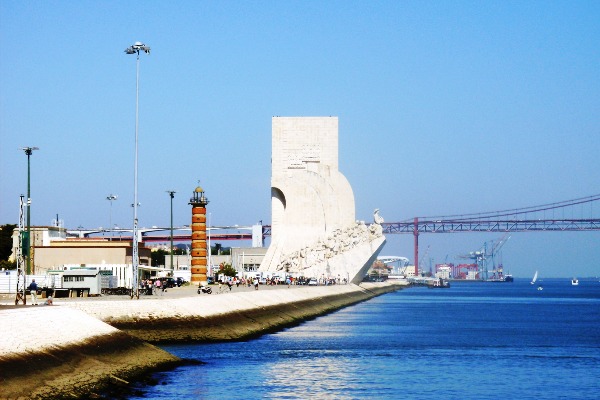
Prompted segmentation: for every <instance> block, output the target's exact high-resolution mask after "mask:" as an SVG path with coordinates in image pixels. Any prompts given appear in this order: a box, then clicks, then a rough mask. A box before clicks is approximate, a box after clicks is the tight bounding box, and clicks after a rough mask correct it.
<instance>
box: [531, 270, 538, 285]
mask: <svg viewBox="0 0 600 400" xmlns="http://www.w3.org/2000/svg"><path fill="white" fill-rule="evenodd" d="M537 276H538V272H537V271H535V274H533V279H532V280H531V284H532V285H535V281H537Z"/></svg>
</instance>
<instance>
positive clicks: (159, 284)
mask: <svg viewBox="0 0 600 400" xmlns="http://www.w3.org/2000/svg"><path fill="white" fill-rule="evenodd" d="M154 287H155V288H156V294H159V293H160V292H159V290H160V287H161V282H160V279H157V280H155V281H154Z"/></svg>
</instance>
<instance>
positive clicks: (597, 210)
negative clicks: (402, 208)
mask: <svg viewBox="0 0 600 400" xmlns="http://www.w3.org/2000/svg"><path fill="white" fill-rule="evenodd" d="M598 202H600V194H597V195H593V196H587V197H581V198H577V199H572V200H566V201H561V202H556V203H549V204H542V205H539V206H530V207H523V208H515V209H508V210H501V211H492V212H483V213H473V214H460V215H447V216H433V217H414V218H411V219H409V220H405V221H402V222H387V223H386V222H384V223H382V227H383V233H384V234H412V235H413V237H414V259H415V260H419V235H421V234H424V233H457V232H533V231H535V232H557V231H558V232H566V231H600V204H598ZM594 206H595V207H594ZM417 269H418V262H417V261H415V275H417V272H418V271H417Z"/></svg>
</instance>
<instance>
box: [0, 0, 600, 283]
mask: <svg viewBox="0 0 600 400" xmlns="http://www.w3.org/2000/svg"><path fill="white" fill-rule="evenodd" d="M599 39H600V3H598V2H595V1H589V2H586V1H574V2H573V1H554V2H541V1H540V2H537V1H528V2H522V1H498V2H494V1H485V2H478V1H474V2H462V1H434V2H427V1H414V2H413V1H390V2H386V1H379V2H367V1H326V2H322V1H261V2H247V1H243V2H242V1H218V2H217V1H210V2H209V1H178V2H166V1H162V2H161V1H127V2H123V1H102V2H100V1H80V2H74V1H44V2H39V1H11V0H4V1H2V2H0V187H1V194H0V224H5V223H16V222H17V219H18V199H19V195H20V194H23V193H26V190H27V186H26V179H27V157H26V156H25V155H24V153H23V152H22V151H20V150H18V149H19V148H20V147H23V146H38V147H39V148H40V150H39V151H36V152H35V153H34V155H33V156H32V158H31V168H32V176H31V187H32V201H33V204H32V217H31V218H32V224H34V225H49V224H51V222H52V220H53V219H54V218H56V214H59V218H60V219H62V220H64V221H65V225H66V226H67V227H69V228H76V227H78V226H84V227H88V228H92V227H99V226H103V227H106V226H107V225H109V218H110V217H109V214H110V204H109V202H108V201H107V200H106V196H108V195H109V194H118V195H119V199H118V200H117V201H115V202H114V203H113V207H112V222H113V223H114V224H117V225H119V226H122V227H131V225H132V222H131V220H132V211H131V207H130V204H131V203H132V202H133V164H134V163H133V154H134V132H135V125H134V123H135V57H134V56H127V55H125V53H124V52H123V50H124V49H125V48H126V47H128V46H129V45H131V44H133V42H135V41H142V42H144V43H146V44H147V45H149V46H150V47H151V48H152V53H151V54H150V55H149V56H146V55H142V57H141V63H140V115H139V118H140V128H139V186H138V187H139V201H140V202H141V204H142V205H141V207H140V210H139V217H140V226H142V227H148V226H152V225H158V226H168V225H169V223H170V213H169V205H170V198H169V195H168V194H167V193H165V191H166V190H175V191H176V192H177V193H176V195H175V200H174V222H175V224H176V225H184V224H189V220H190V207H189V205H188V204H187V202H188V201H189V197H190V196H191V194H192V191H193V189H194V188H195V187H196V185H197V182H198V180H200V184H201V186H202V187H203V188H204V189H205V191H206V194H207V196H208V198H209V199H210V201H211V203H210V204H209V206H208V207H209V212H210V213H211V218H212V224H213V225H234V224H238V225H249V224H253V223H256V222H257V221H259V220H263V221H264V222H265V223H269V222H270V155H271V153H270V152H271V117H272V116H274V115H279V116H329V115H334V116H338V117H339V126H340V134H339V140H340V144H339V151H340V156H339V162H340V165H339V167H340V171H341V172H342V173H343V174H344V175H345V176H346V177H347V178H348V180H349V182H350V184H351V185H352V187H353V189H354V195H355V199H356V216H357V218H358V219H364V220H368V221H370V220H371V219H372V211H373V209H374V208H380V209H381V214H382V216H383V217H384V218H385V220H386V221H387V222H393V221H400V220H404V219H407V218H412V217H414V216H423V215H447V214H460V213H471V212H479V211H493V210H503V209H507V208H516V207H524V206H532V205H536V204H545V203H550V202H554V201H562V200H568V199H572V198H578V197H584V196H588V195H592V194H597V193H600V173H599V172H598V171H600V157H598V154H599V150H600V47H599V46H598V41H599ZM598 210H600V204H596V211H595V212H596V216H597V215H598ZM501 236H502V234H489V235H480V234H451V235H439V236H436V235H423V236H421V238H420V244H421V248H422V250H421V251H422V252H423V251H424V250H425V249H426V248H427V247H429V250H428V255H427V257H428V258H433V262H434V263H436V262H442V261H444V260H445V259H448V261H453V258H454V256H456V255H458V254H464V253H466V252H469V251H473V250H477V249H478V248H479V247H481V245H482V244H483V242H485V241H489V240H494V239H499V238H500V237H501ZM383 253H384V254H393V255H403V256H407V257H409V258H411V259H412V236H410V235H409V236H404V235H393V236H391V237H390V236H388V244H387V245H386V247H385V249H384V250H383ZM503 261H504V264H505V266H506V268H507V269H509V270H510V271H511V272H512V273H513V274H515V275H517V276H529V275H532V274H533V271H534V270H535V269H539V270H540V274H542V275H546V276H571V275H578V276H586V275H590V276H591V275H593V276H598V275H600V232H591V233H589V232H588V233H542V234H531V233H516V234H514V235H513V237H512V238H511V239H510V241H509V242H508V243H507V244H506V245H505V246H504V251H503Z"/></svg>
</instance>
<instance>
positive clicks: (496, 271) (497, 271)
mask: <svg viewBox="0 0 600 400" xmlns="http://www.w3.org/2000/svg"><path fill="white" fill-rule="evenodd" d="M509 239H510V234H509V233H506V234H504V236H502V238H500V240H498V241H496V242H494V241H493V240H492V241H489V242H485V243H483V246H482V247H481V249H479V250H477V251H471V252H470V253H469V254H464V255H460V256H458V258H463V259H470V260H475V264H477V267H478V269H479V271H483V274H484V279H485V280H488V278H489V276H488V272H492V279H502V278H503V276H502V275H503V271H502V264H500V265H498V266H496V260H495V257H496V255H497V254H498V252H499V251H500V249H502V247H503V246H504V245H505V244H506V242H507V241H508V240H509ZM488 243H490V245H489V246H488ZM488 249H489V250H488ZM490 261H491V264H492V270H491V271H489V270H488V263H489V262H490Z"/></svg>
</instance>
